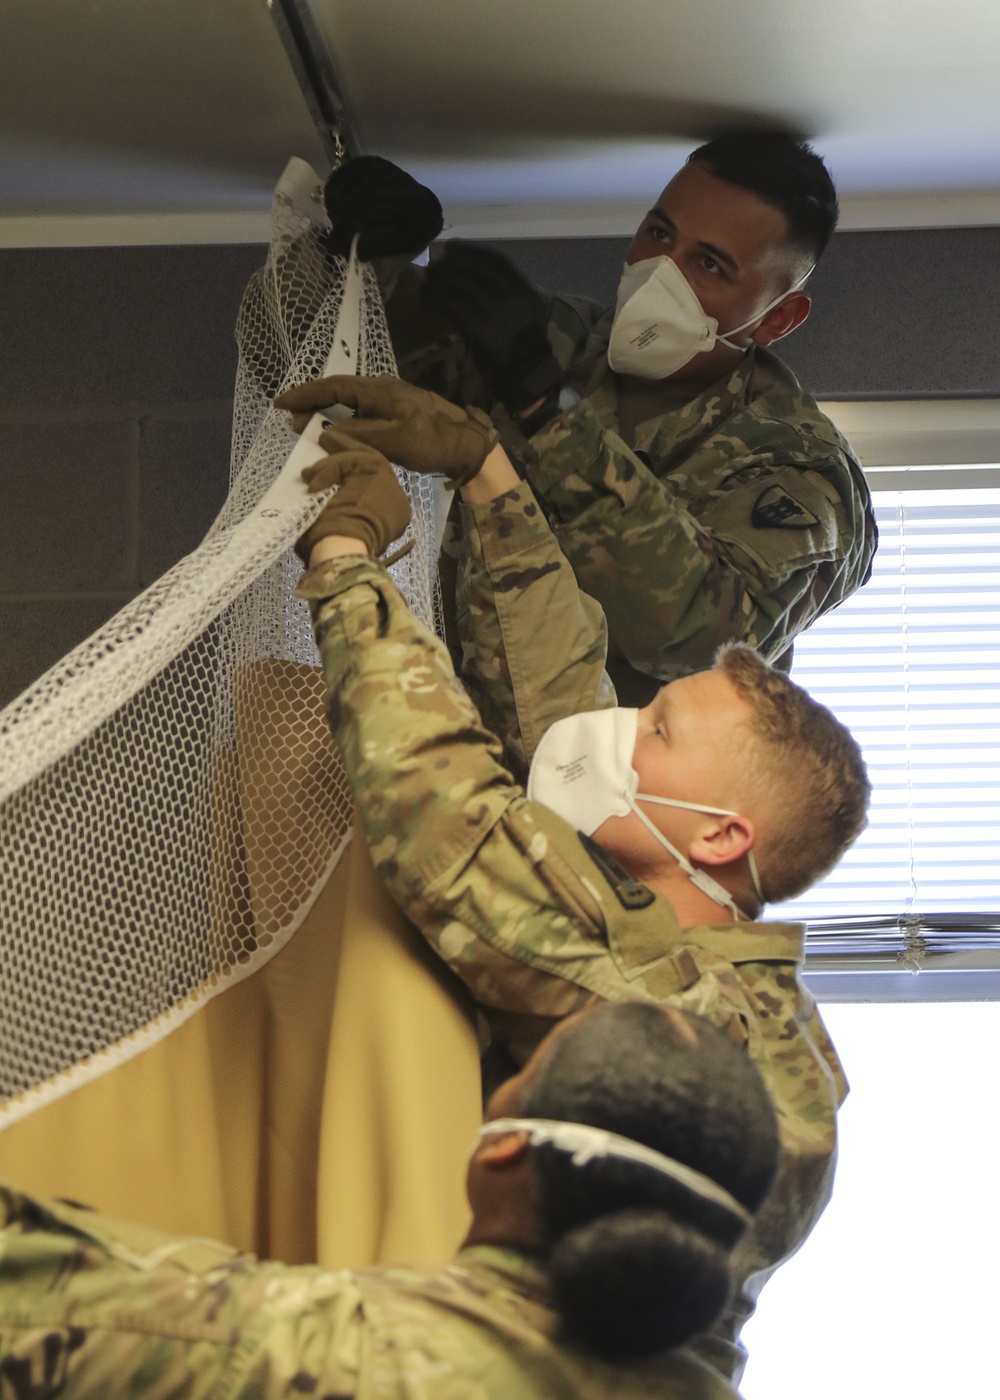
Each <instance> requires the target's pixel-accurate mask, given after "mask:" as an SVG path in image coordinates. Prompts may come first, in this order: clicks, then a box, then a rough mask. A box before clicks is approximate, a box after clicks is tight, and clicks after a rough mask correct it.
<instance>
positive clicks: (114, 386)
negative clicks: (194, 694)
mask: <svg viewBox="0 0 1000 1400" xmlns="http://www.w3.org/2000/svg"><path fill="white" fill-rule="evenodd" d="M627 243H628V240H627V239H613V238H612V239H578V240H563V239H538V240H524V241H519V242H508V243H503V244H499V245H497V246H500V247H502V248H504V249H505V250H506V251H507V252H508V253H509V254H510V255H511V256H513V257H514V258H515V259H516V260H517V262H518V263H520V265H521V266H522V267H523V268H524V270H525V271H526V272H527V273H528V274H529V275H530V276H531V277H532V278H533V279H534V280H535V281H536V282H537V283H538V284H539V285H540V286H542V287H545V288H547V289H548V290H550V291H556V290H563V291H568V292H573V293H577V294H580V295H589V296H593V297H595V298H598V299H600V300H602V301H607V302H610V301H611V300H612V298H613V296H614V290H615V287H616V285H617V281H618V276H619V274H620V271H621V265H622V261H623V258H624V254H625V248H626V247H627ZM264 253H265V249H264V248H263V247H256V246H240V247H175V248H100V249H36V250H20V249H18V250H8V251H3V252H0V326H2V333H0V705H3V704H6V703H7V702H8V701H9V700H11V699H12V698H13V697H14V696H15V695H17V694H18V693H19V692H20V691H21V690H23V689H24V687H25V686H27V685H28V684H29V683H30V682H31V681H33V680H34V679H36V678H37V677H38V676H39V675H41V674H42V672H43V671H45V670H46V669H47V668H48V666H50V665H51V664H52V662H54V661H55V660H57V659H58V658H59V657H60V656H62V655H63V654H64V653H65V652H66V651H68V650H69V649H70V648H71V647H72V646H74V645H75V644H76V643H77V642H79V641H81V640H82V639H83V638H84V637H85V636H87V635H88V634H89V633H90V632H92V631H93V630H94V628H96V627H97V626H99V625H100V623H102V622H103V621H104V620H105V619H106V618H107V617H109V616H111V614H112V613H114V612H115V611H116V610H117V609H118V608H119V607H120V606H121V605H122V604H123V603H124V602H126V601H127V600H128V599H130V598H132V597H134V596H135V594H137V593H138V592H140V591H141V590H142V589H143V588H144V587H145V586H146V585H147V584H149V583H151V582H152V581H153V580H154V579H155V578H156V577H158V576H159V574H161V573H162V572H163V571H164V570H165V569H167V568H169V567H170V565H171V564H173V563H174V562H175V561H176V560H177V559H179V558H180V557H181V556H182V555H184V554H185V553H187V552H188V551H189V550H190V549H192V548H193V547H194V546H195V545H196V544H197V543H198V541H199V540H200V539H201V537H202V535H203V534H204V533H205V530H206V529H207V528H208V526H209V524H210V523H211V521H212V519H213V517H214V515H215V513H216V511H217V510H218V508H219V506H220V505H221V504H222V501H223V499H224V497H225V492H226V487H227V482H228V473H229V434H230V423H231V408H232V391H233V379H234V374H235V367H236V348H235V344H234V340H233V328H234V325H235V321H236V312H237V308H238V306H239V301H240V296H241V294H242V290H243V287H244V285H245V284H246V281H247V279H248V277H249V276H250V273H251V272H252V271H253V270H254V269H255V268H256V267H258V266H260V265H261V264H262V262H263V260H264ZM998 263H1000V230H998V229H955V230H938V231H912V232H894V233H847V234H838V235H837V237H836V238H835V239H834V242H833V246H832V247H831V249H830V251H829V252H828V254H827V256H826V258H825V259H824V261H823V262H822V264H821V265H820V267H819V269H818V270H817V273H816V277H815V279H814V284H813V292H814V295H815V299H816V309H815V311H814V314H813V317H812V318H811V319H810V321H809V322H808V323H807V324H806V325H805V326H803V327H802V328H801V329H800V330H799V331H797V332H796V334H795V335H794V336H793V337H791V338H790V339H789V340H788V341H787V342H786V343H785V346H784V347H783V353H784V354H785V356H786V358H787V359H788V361H789V363H790V364H791V366H792V368H793V369H794V370H795V371H796V373H797V374H798V375H799V377H800V378H801V379H802V381H803V382H804V383H805V384H806V385H808V387H810V388H811V389H812V390H813V392H814V393H817V394H818V395H820V396H828V397H852V396H857V397H866V398H900V397H921V396H932V397H940V396H950V395H953V396H960V397H967V396H979V395H983V396H994V395H1000V355H998V351H1000V324H998V318H997V314H996V305H997V301H998V296H997V293H996V291H995V290H994V288H993V286H992V284H991V282H992V276H991V274H990V273H989V272H988V270H989V269H992V268H994V267H996V266H997V265H998ZM984 270H986V271H984Z"/></svg>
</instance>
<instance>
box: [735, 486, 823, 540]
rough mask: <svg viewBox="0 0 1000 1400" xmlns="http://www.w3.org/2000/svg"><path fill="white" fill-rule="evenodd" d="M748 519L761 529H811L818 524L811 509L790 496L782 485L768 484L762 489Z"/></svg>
mask: <svg viewBox="0 0 1000 1400" xmlns="http://www.w3.org/2000/svg"><path fill="white" fill-rule="evenodd" d="M750 519H751V521H752V522H753V524H754V525H756V526H757V528H758V529H762V530H774V529H781V530H811V529H812V528H813V526H815V525H818V524H819V520H818V518H817V517H816V516H815V515H814V514H813V513H812V511H811V510H809V509H807V507H805V506H804V505H802V504H801V502H799V501H796V500H795V499H794V498H793V497H791V496H790V495H789V494H788V492H787V491H786V490H785V488H784V487H783V486H768V487H767V488H766V490H764V491H762V492H761V493H760V495H759V496H758V497H757V499H756V501H755V502H754V506H753V513H752V514H751V517H750Z"/></svg>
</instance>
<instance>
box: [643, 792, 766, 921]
mask: <svg viewBox="0 0 1000 1400" xmlns="http://www.w3.org/2000/svg"><path fill="white" fill-rule="evenodd" d="M635 795H636V797H641V798H642V800H643V802H658V803H659V804H660V806H661V807H683V808H684V809H685V810H686V811H688V812H705V813H707V814H708V816H710V817H738V816H739V812H734V811H732V809H731V808H729V807H706V806H705V804H704V803H703V802H682V801H681V799H680V798H679V797H654V796H653V795H652V793H649V792H637V793H636V794H635ZM640 815H641V814H640ZM660 834H661V835H662V832H661V833H660ZM747 865H748V866H749V867H750V878H751V880H753V887H754V890H755V891H756V894H757V898H758V899H759V900H760V902H761V904H766V903H767V900H766V899H765V898H764V891H763V890H762V889H761V887H760V872H759V871H758V869H757V858H756V856H755V855H754V853H753V851H752V850H749V851H747Z"/></svg>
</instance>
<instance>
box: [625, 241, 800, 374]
mask: <svg viewBox="0 0 1000 1400" xmlns="http://www.w3.org/2000/svg"><path fill="white" fill-rule="evenodd" d="M811 275H812V268H810V269H809V271H808V272H807V273H806V275H805V277H800V278H799V280H798V281H797V282H796V283H795V285H794V286H792V287H789V288H788V291H787V292H782V293H781V295H780V296H776V297H775V298H774V300H773V301H769V302H768V304H767V305H766V306H765V307H764V309H763V310H762V311H757V312H755V313H754V315H753V316H751V317H750V319H749V321H744V322H743V324H742V325H741V326H732V327H731V328H730V329H729V330H728V331H726V332H725V334H724V335H720V334H719V323H718V321H717V320H716V319H715V317H714V316H709V315H707V313H706V312H705V310H704V308H703V307H702V304H701V302H700V301H699V300H698V298H697V296H696V295H695V292H694V288H693V287H692V286H691V283H690V282H689V281H688V280H687V278H686V277H685V276H684V274H683V272H681V270H680V268H679V267H678V266H677V264H676V263H675V262H674V260H673V259H672V258H668V257H659V258H644V259H643V260H642V261H641V262H637V263H632V264H631V265H629V264H628V263H626V265H625V271H624V272H623V273H622V279H621V282H620V283H619V284H618V301H617V303H616V306H615V319H614V321H613V322H612V325H611V339H610V341H609V342H608V364H609V365H610V366H611V368H612V369H613V370H614V371H615V372H616V373H617V374H634V375H636V376H637V377H638V378H640V379H666V378H667V376H668V375H671V374H674V373H675V372H676V371H677V370H679V369H683V367H684V366H685V365H686V364H687V363H688V361H689V360H692V359H694V357H695V355H697V354H699V353H701V352H703V351H707V350H714V349H715V346H716V344H719V345H725V346H726V347H727V348H728V349H730V350H739V351H743V350H745V349H746V346H744V345H734V344H733V342H732V341H731V340H728V339H727V338H726V337H727V336H734V335H737V334H738V333H739V332H740V331H745V330H746V329H747V328H748V327H749V326H752V325H755V324H756V323H757V322H758V321H761V320H763V318H764V317H765V316H766V315H767V313H768V312H769V311H773V310H774V308H775V307H776V306H777V305H778V303H779V302H781V301H783V300H784V298H785V297H787V296H788V295H789V294H790V293H791V292H797V291H798V290H799V288H800V287H801V286H803V285H804V284H805V282H806V281H807V280H808V278H809V277H810V276H811Z"/></svg>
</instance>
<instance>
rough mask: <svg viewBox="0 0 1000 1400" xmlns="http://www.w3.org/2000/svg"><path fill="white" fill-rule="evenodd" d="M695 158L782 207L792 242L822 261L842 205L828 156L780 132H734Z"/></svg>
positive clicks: (702, 148)
mask: <svg viewBox="0 0 1000 1400" xmlns="http://www.w3.org/2000/svg"><path fill="white" fill-rule="evenodd" d="M693 161H695V162H697V163H698V164H699V165H706V166H708V168H709V170H710V171H711V173H712V174H713V175H716V176H718V178H719V179H720V180H725V181H727V182H728V183H729V184H730V185H739V186H740V187H741V188H742V189H745V190H750V191H752V193H753V194H755V195H758V196H759V197H760V198H761V199H763V200H764V201H765V202H766V203H767V204H771V205H773V206H774V208H775V209H780V210H781V212H782V214H784V216H785V218H786V219H787V221H788V237H789V242H790V243H791V244H792V245H793V246H794V247H795V248H796V249H797V250H799V251H800V252H802V253H803V254H804V255H805V256H807V257H808V258H809V259H810V260H811V261H812V262H817V261H818V260H819V257H820V255H821V253H822V252H823V250H824V248H825V247H826V245H827V244H828V243H829V241H830V238H831V236H832V234H833V231H834V229H835V228H836V227H837V217H838V215H839V213H840V209H839V206H838V204H837V191H836V190H835V189H834V186H833V180H832V179H831V177H830V172H829V170H827V168H826V165H825V163H824V161H823V157H822V156H818V155H817V154H816V152H815V151H814V150H813V148H812V147H811V146H810V145H809V144H808V143H807V142H806V141H797V140H796V139H795V138H794V137H793V136H786V135H784V134H783V133H781V132H778V131H739V132H733V133H731V134H730V135H728V136H719V137H717V138H716V139H715V140H714V141H709V142H707V143H706V144H705V145H704V146H699V147H698V149H697V150H696V151H692V152H691V154H690V155H689V156H688V164H691V163H692V162H693Z"/></svg>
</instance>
